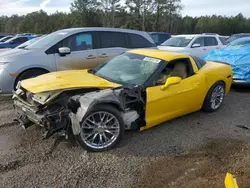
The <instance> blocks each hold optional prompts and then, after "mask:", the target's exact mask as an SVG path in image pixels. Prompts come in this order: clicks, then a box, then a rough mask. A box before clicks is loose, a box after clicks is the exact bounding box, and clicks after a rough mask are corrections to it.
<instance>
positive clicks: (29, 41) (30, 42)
mask: <svg viewBox="0 0 250 188" xmlns="http://www.w3.org/2000/svg"><path fill="white" fill-rule="evenodd" d="M45 36H46V35H43V36H40V37H35V38H33V39H31V40H28V41H27V42H25V43H23V44H20V45H19V46H17V47H15V48H19V49H22V48H25V47H27V46H29V45H31V44H33V43H34V42H36V41H38V40H39V39H41V38H42V37H45Z"/></svg>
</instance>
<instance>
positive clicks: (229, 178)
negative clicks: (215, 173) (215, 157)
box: [225, 173, 239, 188]
mask: <svg viewBox="0 0 250 188" xmlns="http://www.w3.org/2000/svg"><path fill="white" fill-rule="evenodd" d="M225 187H226V188H239V187H238V184H237V181H236V178H235V177H234V176H233V175H232V174H230V173H227V175H226V178H225Z"/></svg>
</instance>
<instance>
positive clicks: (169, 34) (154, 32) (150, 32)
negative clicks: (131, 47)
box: [149, 32, 170, 35]
mask: <svg viewBox="0 0 250 188" xmlns="http://www.w3.org/2000/svg"><path fill="white" fill-rule="evenodd" d="M149 33H150V34H164V35H170V34H169V33H166V32H149Z"/></svg>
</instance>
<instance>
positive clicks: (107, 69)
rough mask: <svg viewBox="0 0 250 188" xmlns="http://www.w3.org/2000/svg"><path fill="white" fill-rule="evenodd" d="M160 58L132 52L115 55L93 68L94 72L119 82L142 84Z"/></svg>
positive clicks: (159, 61)
mask: <svg viewBox="0 0 250 188" xmlns="http://www.w3.org/2000/svg"><path fill="white" fill-rule="evenodd" d="M161 61H162V60H160V59H157V58H151V57H147V56H143V55H137V54H133V53H124V54H122V55H120V56H117V57H115V58H113V59H111V60H109V61H107V62H106V63H104V64H102V65H101V66H100V67H98V68H96V69H95V70H94V74H95V75H97V76H100V77H102V78H104V79H107V80H109V81H112V82H115V83H119V84H135V85H141V84H144V83H145V82H146V81H147V80H148V79H149V78H150V77H151V75H152V74H153V73H154V72H155V71H156V69H157V68H158V66H159V64H160V63H161Z"/></svg>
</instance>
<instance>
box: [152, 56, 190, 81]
mask: <svg viewBox="0 0 250 188" xmlns="http://www.w3.org/2000/svg"><path fill="white" fill-rule="evenodd" d="M192 75H193V68H192V65H191V63H190V61H189V59H178V60H174V61H171V62H169V63H168V64H167V65H166V67H165V68H164V69H163V71H162V72H161V73H160V75H159V77H158V78H157V79H156V81H155V85H164V84H165V82H166V80H167V79H168V78H169V77H180V78H181V79H186V78H188V77H189V76H192Z"/></svg>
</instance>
